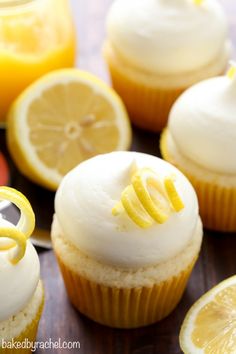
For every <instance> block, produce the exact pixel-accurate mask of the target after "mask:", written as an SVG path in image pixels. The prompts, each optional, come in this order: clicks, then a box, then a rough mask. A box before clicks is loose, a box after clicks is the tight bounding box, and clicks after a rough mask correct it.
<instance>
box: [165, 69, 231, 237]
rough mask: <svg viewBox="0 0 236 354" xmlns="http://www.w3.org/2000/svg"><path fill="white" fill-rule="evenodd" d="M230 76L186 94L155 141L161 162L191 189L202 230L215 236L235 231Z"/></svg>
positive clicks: (191, 89)
mask: <svg viewBox="0 0 236 354" xmlns="http://www.w3.org/2000/svg"><path fill="white" fill-rule="evenodd" d="M235 71H236V69H235V68H234V67H232V69H230V72H229V75H228V76H222V77H216V78H212V79H209V80H205V81H203V82H201V83H198V84H197V85H195V86H193V87H192V88H190V89H189V90H187V91H186V92H185V93H184V94H183V95H182V96H181V97H180V98H179V99H178V101H177V102H176V103H175V105H174V106H173V109H172V111H171V113H170V117H169V122H168V126H167V129H166V130H165V132H164V133H163V135H162V139H161V151H162V155H163V157H164V158H165V159H166V160H167V161H169V162H171V163H172V164H174V165H176V166H177V167H178V168H179V169H180V170H181V171H182V172H183V173H184V174H185V175H186V176H187V177H188V178H189V180H190V181H191V182H192V184H193V186H194V187H195V189H196V192H197V195H198V199H199V206H200V214H201V217H202V219H203V224H204V226H205V227H206V228H209V229H212V230H218V231H236V218H235V215H236V160H235V151H236V119H235V111H236V77H235Z"/></svg>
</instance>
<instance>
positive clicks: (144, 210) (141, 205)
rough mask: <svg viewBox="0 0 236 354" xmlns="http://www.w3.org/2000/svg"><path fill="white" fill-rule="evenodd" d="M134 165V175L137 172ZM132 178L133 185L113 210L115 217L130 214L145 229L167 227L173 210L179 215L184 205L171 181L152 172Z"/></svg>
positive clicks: (124, 192) (144, 171)
mask: <svg viewBox="0 0 236 354" xmlns="http://www.w3.org/2000/svg"><path fill="white" fill-rule="evenodd" d="M133 167H134V166H133V165H132V171H133V170H134V168H133ZM135 171H136V172H134V173H132V175H131V184H130V185H128V186H127V187H126V188H125V189H124V190H123V192H122V194H121V201H119V202H118V203H117V204H116V205H115V206H114V207H113V208H112V215H113V216H118V215H120V214H121V213H122V212H124V211H125V212H126V213H127V215H128V216H129V218H130V219H131V220H132V221H133V222H134V223H135V224H136V225H138V226H139V227H141V228H144V229H145V228H149V227H151V226H152V225H153V223H154V222H157V223H159V224H163V223H164V222H166V221H167V219H168V218H169V215H170V212H171V207H172V209H173V211H175V212H179V211H181V210H182V209H183V208H184V204H183V202H182V200H181V198H180V196H179V194H178V192H177V190H176V188H175V186H174V181H173V179H172V178H171V177H167V178H166V179H165V180H164V181H162V180H161V179H160V178H159V177H158V175H157V174H156V173H155V172H154V171H153V170H151V169H149V168H142V169H136V168H135Z"/></svg>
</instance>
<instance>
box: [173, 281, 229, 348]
mask: <svg viewBox="0 0 236 354" xmlns="http://www.w3.org/2000/svg"><path fill="white" fill-rule="evenodd" d="M180 346H181V348H182V350H183V351H184V353H185V354H190V353H191V354H192V353H203V354H213V353H214V354H215V353H217V354H221V353H222V354H232V353H235V348H236V276H233V277H231V278H229V279H226V280H225V281H223V282H221V283H220V284H218V285H217V286H215V287H214V288H213V289H211V290H210V291H208V292H207V293H206V294H205V295H203V296H202V297H201V298H200V299H199V300H198V301H197V302H196V303H195V304H194V305H193V306H192V307H191V309H190V310H189V312H188V314H187V315H186V318H185V320H184V322H183V325H182V328H181V332H180Z"/></svg>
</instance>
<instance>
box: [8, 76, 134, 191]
mask: <svg viewBox="0 0 236 354" xmlns="http://www.w3.org/2000/svg"><path fill="white" fill-rule="evenodd" d="M7 140H8V146H9V150H10V152H11V155H12V157H13V160H14V162H15V163H16V165H17V167H18V168H19V170H20V171H21V172H22V174H24V175H25V176H26V177H28V178H29V179H31V180H32V181H34V182H36V183H38V184H40V185H42V186H44V187H47V188H49V189H52V190H56V189H57V187H58V185H59V183H60V181H61V179H62V177H63V176H64V175H65V174H66V173H67V172H69V171H70V170H71V169H72V168H74V167H75V166H77V165H78V164H79V163H80V162H82V161H84V160H86V159H88V158H90V157H92V156H95V155H98V154H103V153H107V152H111V151H115V150H127V149H128V148H129V147H130V143H131V128H130V123H129V120H128V116H127V113H126V110H125V108H124V105H123V103H122V102H121V100H120V99H119V97H118V96H117V95H116V94H115V92H114V91H113V90H112V89H110V88H109V87H108V86H107V85H106V84H104V83H103V82H102V81H100V80H99V79H97V78H96V77H94V76H93V75H91V74H89V73H86V72H83V71H80V70H77V69H67V70H59V71H56V72H53V73H51V74H48V75H46V76H45V77H43V78H42V79H40V80H38V81H37V82H36V83H34V84H33V85H31V86H30V87H29V88H28V89H27V90H26V91H25V92H24V93H23V94H22V95H21V96H20V97H19V98H18V99H17V100H16V102H15V103H14V105H13V107H12V109H11V110H10V113H9V117H8V133H7Z"/></svg>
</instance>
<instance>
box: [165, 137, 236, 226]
mask: <svg viewBox="0 0 236 354" xmlns="http://www.w3.org/2000/svg"><path fill="white" fill-rule="evenodd" d="M161 152H162V156H163V158H164V159H165V160H166V161H168V162H170V163H172V164H173V165H175V166H176V167H177V168H178V169H179V170H181V171H182V172H183V173H184V175H185V176H186V177H187V178H188V179H189V181H190V182H191V183H192V185H193V187H194V189H195V191H196V193H197V196H198V202H199V210H200V216H201V219H202V222H203V225H204V227H205V228H207V229H210V230H214V231H222V232H234V231H236V186H235V187H234V186H228V187H227V186H223V185H219V184H217V182H216V181H212V182H210V181H204V180H203V179H200V178H198V177H197V176H194V175H193V174H191V173H190V172H189V171H186V170H185V168H184V167H182V166H180V164H178V163H176V161H175V160H174V157H173V156H170V154H169V153H168V151H167V146H166V131H164V132H163V134H162V138H161ZM203 176H204V174H203Z"/></svg>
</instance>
